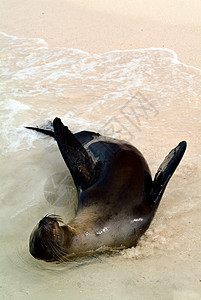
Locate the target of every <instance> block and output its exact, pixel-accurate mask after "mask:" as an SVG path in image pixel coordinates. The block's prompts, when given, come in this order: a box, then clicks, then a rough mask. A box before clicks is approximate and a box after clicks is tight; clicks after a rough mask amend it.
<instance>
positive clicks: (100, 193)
mask: <svg viewBox="0 0 201 300" xmlns="http://www.w3.org/2000/svg"><path fill="white" fill-rule="evenodd" d="M53 127H54V131H50V130H46V129H40V128H34V127H28V128H29V129H33V130H36V131H39V132H41V133H44V134H47V135H50V136H51V137H54V138H55V139H56V141H57V143H58V147H59V149H60V152H61V154H62V156H63V158H64V161H65V162H66V164H67V166H68V168H69V170H70V172H71V175H72V177H73V179H74V182H75V185H76V187H77V190H78V191H79V210H78V213H77V216H76V217H75V219H74V220H73V221H72V222H71V223H70V224H64V223H63V224H61V225H60V224H59V223H61V222H63V221H62V219H61V218H60V217H58V216H54V215H50V216H46V217H44V218H43V219H42V220H41V221H40V222H39V223H38V224H37V226H36V228H35V229H34V230H33V232H32V234H31V236H30V253H31V254H32V255H33V256H34V257H35V258H38V259H43V260H46V261H64V260H68V259H69V258H71V257H73V256H82V255H88V254H91V253H94V252H104V251H110V250H112V249H123V248H126V247H131V246H135V245H136V243H137V241H138V239H139V238H140V236H141V235H142V234H143V233H144V232H145V231H146V230H147V228H148V227H149V225H150V223H151V221H152V219H153V217H154V214H155V212H156V209H157V207H158V205H159V202H160V200H161V197H162V195H163V192H164V190H165V188H166V186H167V183H168V181H169V180H170V178H171V176H172V174H173V173H174V171H175V169H176V167H177V166H178V164H179V162H180V160H181V158H182V156H183V154H184V152H185V149H186V142H184V141H183V142H181V143H180V144H179V145H178V146H177V147H175V148H174V149H173V150H172V151H171V152H170V153H169V154H168V155H167V157H166V158H165V159H164V161H163V163H162V164H161V166H160V167H159V169H158V171H157V173H156V175H155V178H154V180H153V181H152V178H151V173H150V170H149V167H148V165H147V162H146V161H145V159H144V157H143V156H142V154H141V153H140V152H139V151H138V150H137V149H136V148H135V147H133V146H132V145H130V144H128V143H126V142H124V141H119V140H115V139H111V138H107V137H103V136H101V135H100V134H98V133H94V132H88V131H82V132H79V133H76V134H72V133H71V132H70V130H69V129H68V127H66V126H64V125H63V124H62V122H61V120H60V119H58V118H56V119H55V120H54V122H53Z"/></svg>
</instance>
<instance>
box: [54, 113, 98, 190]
mask: <svg viewBox="0 0 201 300" xmlns="http://www.w3.org/2000/svg"><path fill="white" fill-rule="evenodd" d="M53 127H54V136H55V139H56V141H57V144H58V146H59V149H60V152H61V154H62V156H63V159H64V161H65V163H66V164H67V166H68V168H69V170H70V172H71V175H72V177H73V180H74V182H75V185H76V187H77V188H82V189H83V190H84V189H86V188H88V187H89V186H90V185H92V184H93V183H94V182H95V180H96V178H97V176H98V173H99V167H98V166H99V164H98V163H96V164H95V163H94V162H93V160H92V158H91V157H90V156H89V154H88V152H87V150H86V149H85V148H84V147H83V146H82V144H81V143H80V141H79V140H78V139H77V138H76V136H75V135H73V134H72V133H71V131H70V130H69V129H68V127H67V126H64V125H63V123H62V122H61V120H60V119H59V118H55V119H54V121H53Z"/></svg>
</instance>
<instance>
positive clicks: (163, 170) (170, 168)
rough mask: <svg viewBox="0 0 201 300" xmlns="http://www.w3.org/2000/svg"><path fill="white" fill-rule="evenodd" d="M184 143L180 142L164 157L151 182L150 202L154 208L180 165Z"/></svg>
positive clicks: (184, 148)
mask: <svg viewBox="0 0 201 300" xmlns="http://www.w3.org/2000/svg"><path fill="white" fill-rule="evenodd" d="M186 146H187V144H186V142H185V141H182V142H180V143H179V144H178V145H177V146H176V147H175V148H174V149H172V150H171V151H170V153H169V154H168V155H167V156H166V157H165V159H164V161H163V162H162V164H161V165H160V167H159V168H158V171H157V173H156V175H155V178H154V182H153V190H152V194H151V202H152V203H153V204H154V206H156V207H157V206H158V204H159V202H160V200H161V197H162V195H163V193H164V191H165V188H166V186H167V184H168V182H169V180H170V178H171V176H172V175H173V173H174V171H175V170H176V168H177V166H178V164H179V163H180V161H181V159H182V157H183V155H184V152H185V150H186Z"/></svg>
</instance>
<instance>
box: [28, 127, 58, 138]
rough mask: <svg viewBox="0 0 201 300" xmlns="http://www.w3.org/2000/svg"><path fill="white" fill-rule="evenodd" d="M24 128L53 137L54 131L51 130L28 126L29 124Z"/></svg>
mask: <svg viewBox="0 0 201 300" xmlns="http://www.w3.org/2000/svg"><path fill="white" fill-rule="evenodd" d="M25 128H27V129H31V130H35V131H38V132H41V133H43V134H46V135H49V136H51V137H55V136H54V131H51V130H47V129H42V128H38V127H29V126H26V127H25Z"/></svg>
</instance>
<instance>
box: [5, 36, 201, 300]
mask: <svg viewBox="0 0 201 300" xmlns="http://www.w3.org/2000/svg"><path fill="white" fill-rule="evenodd" d="M0 38H1V45H2V47H1V82H0V88H1V103H0V106H1V107H0V111H1V119H2V121H1V132H0V145H1V170H2V171H1V174H0V182H1V192H0V193H1V196H0V197H1V210H0V225H1V236H0V239H1V249H0V265H1V271H0V272H1V284H0V294H1V299H27V298H29V299H36V295H37V299H44V298H48V299H56V298H57V299H64V298H66V299H115V300H116V299H117V300H118V299H134V298H135V299H200V298H201V253H200V246H201V243H200V242H201V238H200V226H201V205H200V203H201V185H200V177H201V145H200V129H201V117H200V116H201V104H200V100H201V96H200V95H201V71H200V70H199V69H197V68H195V67H192V66H187V65H184V64H182V63H181V62H180V61H179V60H178V59H177V55H176V53H175V52H174V51H172V50H169V49H156V48H150V49H139V50H129V51H117V50H116V51H112V52H108V53H103V54H96V55H91V54H90V53H87V52H84V51H80V50H76V49H67V48H49V47H48V44H47V43H46V42H45V41H44V40H42V39H30V38H18V37H15V36H8V35H6V34H5V33H1V34H0ZM55 116H59V117H61V118H62V120H63V121H64V123H66V124H68V126H69V127H70V129H71V130H72V131H73V132H76V131H79V130H83V129H88V130H93V131H98V132H100V133H102V134H105V135H109V136H113V137H116V138H121V139H126V140H128V141H130V142H131V143H132V144H134V145H135V146H136V147H137V148H139V149H140V150H141V152H142V153H143V154H144V156H145V157H146V159H147V161H148V163H149V166H150V169H151V171H152V174H153V175H154V174H155V172H156V171H157V168H158V166H159V165H160V163H161V162H162V160H163V158H164V157H165V155H166V154H167V153H168V152H169V150H171V149H172V148H173V147H174V146H176V144H177V143H178V142H179V141H180V140H183V139H185V140H186V141H187V142H188V148H187V152H186V153H185V156H184V158H183V160H182V162H181V164H180V166H179V167H178V169H177V170H176V172H175V175H174V176H173V178H172V179H171V181H170V183H169V184H168V187H167V190H166V192H165V194H164V196H163V199H162V201H161V204H160V206H159V209H158V212H157V214H156V216H155V218H154V221H153V223H152V224H151V226H150V228H149V230H148V231H147V232H146V234H145V235H144V236H143V237H142V238H141V240H140V241H139V243H138V246H137V247H136V248H132V249H127V250H125V251H121V252H117V253H114V254H112V255H102V256H97V257H93V258H84V259H81V260H78V261H73V262H69V263H63V264H54V263H45V262H41V261H37V260H35V259H34V258H32V257H31V255H30V254H29V252H28V240H29V235H30V232H31V230H32V229H33V227H34V226H35V224H36V223H37V222H38V220H39V219H40V218H41V217H42V216H44V215H46V214H48V213H56V214H60V215H61V216H62V217H63V218H64V220H65V221H66V222H67V221H69V220H70V219H71V218H73V217H74V215H75V212H76V208H77V195H76V190H75V187H74V185H73V182H72V179H71V177H70V174H69V172H68V170H67V169H66V166H65V164H64V162H63V160H62V158H61V156H60V154H59V151H58V149H57V146H56V144H55V142H54V141H53V140H51V139H50V138H49V137H44V136H43V135H41V134H39V133H35V132H31V131H28V130H26V129H24V126H25V125H39V126H40V125H45V124H47V123H48V120H52V119H53V118H54V117H55Z"/></svg>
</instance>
